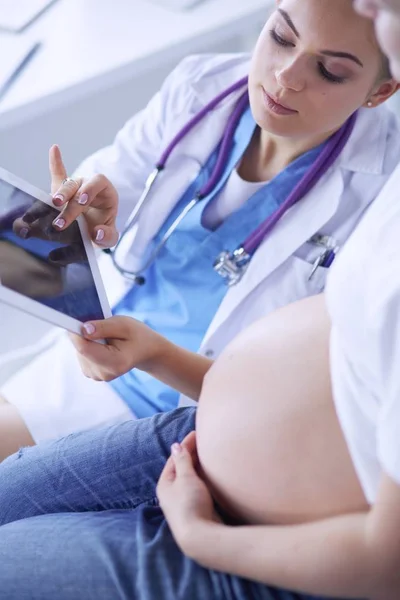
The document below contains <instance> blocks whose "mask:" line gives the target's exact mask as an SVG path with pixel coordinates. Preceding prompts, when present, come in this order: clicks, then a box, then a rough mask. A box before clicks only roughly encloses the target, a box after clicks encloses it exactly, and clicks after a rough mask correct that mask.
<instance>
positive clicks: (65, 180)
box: [61, 177, 78, 185]
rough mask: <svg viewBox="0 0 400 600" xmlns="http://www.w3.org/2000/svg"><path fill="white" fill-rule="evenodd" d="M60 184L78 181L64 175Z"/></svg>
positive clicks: (76, 183)
mask: <svg viewBox="0 0 400 600" xmlns="http://www.w3.org/2000/svg"><path fill="white" fill-rule="evenodd" d="M61 183H62V185H67V184H68V183H73V184H74V185H78V182H77V181H75V179H73V178H72V177H66V178H65V179H63V180H62V182H61Z"/></svg>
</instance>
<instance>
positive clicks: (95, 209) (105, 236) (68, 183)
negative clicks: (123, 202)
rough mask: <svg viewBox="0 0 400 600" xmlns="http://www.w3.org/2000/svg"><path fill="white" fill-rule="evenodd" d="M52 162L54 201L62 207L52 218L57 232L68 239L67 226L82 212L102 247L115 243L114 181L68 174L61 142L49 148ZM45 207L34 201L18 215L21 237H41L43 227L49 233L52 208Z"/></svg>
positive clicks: (116, 233) (101, 176)
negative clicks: (73, 177) (86, 178)
mask: <svg viewBox="0 0 400 600" xmlns="http://www.w3.org/2000/svg"><path fill="white" fill-rule="evenodd" d="M49 166H50V174H51V193H52V195H53V203H54V206H57V207H58V208H59V209H61V212H60V213H57V214H56V215H54V217H53V218H52V220H51V223H50V226H51V227H52V228H53V229H54V230H55V231H57V232H63V233H64V232H65V237H66V241H67V240H68V227H69V226H70V225H71V223H73V222H74V221H75V220H76V218H77V217H78V216H79V215H83V217H84V218H85V220H86V223H87V227H88V231H89V235H90V237H91V238H92V240H93V242H94V243H95V244H97V245H98V246H100V247H101V248H111V247H112V246H114V245H115V244H116V243H117V241H118V232H117V229H116V224H115V219H116V216H117V212H118V193H117V190H116V189H115V187H114V186H113V185H112V183H111V182H110V181H109V180H108V179H107V178H106V177H105V176H104V175H95V176H94V177H92V178H91V179H88V180H85V179H83V178H82V177H77V178H76V179H71V178H68V176H67V171H66V169H65V166H64V163H63V160H62V156H61V152H60V149H59V147H58V146H52V147H51V148H50V152H49ZM46 209H47V207H46V205H43V203H42V202H38V203H37V204H34V205H33V206H32V207H31V209H29V210H28V211H27V212H26V213H25V214H24V215H23V216H22V217H21V218H20V219H18V223H16V224H15V226H14V231H15V232H16V233H19V232H21V235H22V237H25V238H27V237H31V236H32V237H33V236H35V237H40V230H41V229H43V231H45V232H46V235H47V236H48V235H49V232H48V225H49V224H48V222H47V221H48V219H49V212H50V211H49V210H47V214H42V212H43V211H46ZM46 239H48V237H47V238H46ZM65 258H67V257H65ZM67 262H68V261H67ZM71 262H73V258H71Z"/></svg>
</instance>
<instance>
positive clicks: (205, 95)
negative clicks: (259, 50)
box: [160, 53, 251, 121]
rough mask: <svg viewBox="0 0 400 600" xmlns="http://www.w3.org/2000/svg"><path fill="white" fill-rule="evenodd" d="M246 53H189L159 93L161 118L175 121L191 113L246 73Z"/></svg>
mask: <svg viewBox="0 0 400 600" xmlns="http://www.w3.org/2000/svg"><path fill="white" fill-rule="evenodd" d="M250 58H251V57H250V55H249V54H247V53H236V54H193V55H190V56H188V57H186V58H184V59H183V60H182V61H181V62H179V63H178V65H177V66H176V67H175V68H174V69H173V71H171V73H170V74H169V75H168V76H167V78H166V79H165V81H164V83H163V85H162V87H161V90H160V93H161V95H162V96H163V99H164V107H163V108H164V117H165V118H166V119H167V118H169V119H171V120H172V119H173V118H174V117H175V118H176V119H177V121H180V120H181V119H180V117H181V118H187V117H188V115H192V114H194V113H196V112H198V111H199V110H201V108H202V107H203V106H204V105H205V104H207V103H208V102H209V101H210V100H212V99H213V98H214V97H215V96H217V95H218V94H219V93H220V92H221V91H222V90H224V89H226V88H227V87H229V86H230V85H231V84H233V83H235V82H236V81H238V80H239V79H241V78H242V77H244V76H245V75H247V74H248V71H249V66H250Z"/></svg>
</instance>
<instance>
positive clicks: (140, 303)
mask: <svg viewBox="0 0 400 600" xmlns="http://www.w3.org/2000/svg"><path fill="white" fill-rule="evenodd" d="M255 127H256V124H255V122H254V119H253V117H252V114H251V112H250V108H248V109H247V110H246V111H245V113H244V114H243V116H242V119H241V121H240V122H239V124H238V127H237V130H236V135H235V138H234V143H233V148H232V149H231V155H230V158H229V160H228V163H227V166H226V169H225V173H224V175H223V177H222V179H221V181H220V182H219V185H218V187H217V188H216V189H215V190H214V191H213V193H212V194H211V195H210V196H209V197H208V198H206V199H204V201H203V202H201V203H199V204H198V205H197V206H196V207H195V208H194V209H192V210H191V211H190V212H189V213H188V215H187V216H186V217H185V218H184V219H183V220H182V222H181V224H180V225H179V227H178V228H177V230H176V231H175V232H174V233H173V235H172V236H171V238H170V239H169V240H168V242H167V244H166V245H165V247H164V248H163V249H162V251H161V252H160V254H159V255H158V257H157V259H156V261H155V262H154V263H153V264H152V265H151V267H150V268H149V269H148V271H147V272H146V273H145V277H146V283H145V285H143V286H141V287H139V286H135V287H133V288H131V289H130V290H129V291H128V293H127V294H126V295H125V297H124V298H123V299H122V300H121V302H120V303H119V304H118V305H117V306H116V307H115V309H114V313H115V314H117V315H129V316H132V317H133V318H135V319H138V320H140V321H142V322H144V323H145V324H146V325H148V326H149V327H151V328H153V329H154V330H156V331H157V332H158V333H160V334H161V335H163V336H165V337H166V338H168V339H169V340H170V341H171V342H173V343H174V344H177V345H179V346H182V347H184V348H186V349H187V350H191V351H194V352H196V351H197V350H198V348H199V347H200V345H201V342H202V339H203V338H204V335H205V333H206V331H207V329H208V327H209V325H210V323H211V321H212V319H213V318H214V315H215V314H216V312H217V310H218V307H219V306H220V304H221V301H222V299H223V298H224V296H225V294H226V292H227V289H228V288H227V285H226V283H225V282H224V280H223V279H222V278H221V277H220V276H219V275H218V274H217V273H216V272H215V271H214V269H213V263H214V260H215V258H216V257H217V255H218V254H219V253H220V252H222V251H224V250H234V249H236V248H237V247H238V246H239V245H240V244H241V243H242V242H243V241H244V240H245V239H246V238H247V237H248V235H249V233H251V232H252V231H254V230H255V229H256V228H257V226H258V225H259V224H260V223H262V222H263V221H264V220H265V219H266V218H267V217H268V216H269V215H270V214H271V213H273V212H274V211H275V210H276V209H277V208H278V207H279V206H280V204H281V203H282V202H283V201H285V200H286V198H287V196H288V194H289V193H290V192H291V190H292V189H293V186H295V185H296V184H297V182H298V181H299V180H300V179H301V178H302V177H303V176H304V174H305V172H306V171H307V170H308V169H309V167H310V166H311V164H313V162H314V161H315V159H316V157H317V156H318V154H319V152H320V151H321V149H322V147H323V145H322V146H320V147H318V148H316V149H313V150H311V151H310V152H308V153H306V154H305V155H303V156H302V157H300V158H298V159H297V160H296V161H294V162H293V163H292V164H291V165H289V167H288V168H287V169H285V170H284V171H282V172H281V173H280V174H279V175H278V176H277V177H276V178H275V179H274V180H272V181H271V182H269V183H268V184H266V186H264V187H263V188H262V189H261V190H258V192H256V194H254V196H252V198H250V199H249V200H248V201H247V202H246V203H245V205H244V206H242V207H241V208H240V209H239V210H238V211H236V212H235V213H233V214H232V215H231V216H230V217H228V218H227V219H226V220H225V222H224V223H223V224H222V225H220V227H218V228H217V229H216V230H215V231H209V230H208V229H206V228H205V227H204V226H203V224H202V214H203V211H204V209H205V207H206V206H207V203H208V202H210V201H212V200H213V199H214V198H215V197H216V196H217V194H218V193H219V191H220V189H221V188H222V187H223V185H224V184H225V183H226V181H227V179H228V178H229V176H230V173H231V172H232V170H233V169H234V168H235V166H236V164H237V163H238V161H239V160H240V158H241V156H242V155H243V153H244V151H245V149H246V147H247V146H248V144H249V142H250V140H251V138H252V135H253V132H254V130H255ZM217 153H218V149H217V150H216V151H215V152H214V153H213V154H212V155H211V157H210V158H209V160H208V161H207V164H206V165H205V166H204V167H203V169H202V170H201V172H200V174H199V176H198V177H197V179H196V181H195V182H193V184H192V185H191V186H190V187H189V188H188V190H187V191H186V192H185V193H184V195H183V197H182V198H181V200H180V201H179V202H178V205H177V206H176V208H175V209H174V211H173V212H172V214H171V215H170V217H169V219H168V220H167V222H166V223H165V224H164V227H163V228H162V230H161V231H160V232H159V234H158V236H157V241H158V240H160V239H161V236H162V235H163V233H164V232H165V231H166V229H167V228H168V227H169V225H170V224H171V223H172V222H173V221H174V219H175V218H176V217H177V216H178V215H179V214H180V212H181V211H182V208H183V207H185V206H186V205H187V204H188V203H189V202H190V201H191V200H192V198H193V197H194V195H195V193H196V191H197V190H198V189H199V188H200V187H201V186H202V185H203V184H204V183H205V181H207V180H208V178H209V175H210V173H211V172H212V169H213V166H214V165H215V162H216V158H217ZM110 385H111V386H112V387H113V388H114V390H115V391H116V392H117V393H118V394H119V395H120V396H121V398H122V399H123V400H124V401H125V402H126V403H127V404H128V405H129V406H130V408H131V409H132V411H133V412H134V414H135V415H136V416H137V417H138V418H142V417H148V416H151V415H153V414H155V413H157V412H164V411H168V410H171V409H173V408H175V407H176V406H177V403H178V398H179V393H178V392H176V391H175V390H173V389H171V388H170V387H168V386H166V385H165V384H163V383H161V382H160V381H158V380H156V379H154V378H153V377H151V376H150V375H148V374H147V373H144V372H142V371H139V370H137V369H134V370H132V371H130V372H128V373H126V374H125V375H123V376H122V377H119V378H118V379H116V380H114V381H113V382H111V383H110Z"/></svg>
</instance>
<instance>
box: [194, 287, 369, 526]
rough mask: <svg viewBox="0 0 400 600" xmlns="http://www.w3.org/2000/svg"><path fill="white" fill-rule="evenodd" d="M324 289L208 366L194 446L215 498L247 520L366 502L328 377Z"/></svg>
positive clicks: (312, 515)
mask: <svg viewBox="0 0 400 600" xmlns="http://www.w3.org/2000/svg"><path fill="white" fill-rule="evenodd" d="M329 330H330V324H329V319H328V317H327V315H326V312H325V305H324V300H323V297H322V296H320V297H316V298H309V299H306V300H303V301H301V302H298V303H296V304H292V305H290V306H287V307H285V308H283V309H280V310H279V311H277V312H275V313H273V314H271V315H269V316H268V317H266V318H265V319H263V320H261V321H258V322H257V323H255V324H254V325H253V326H252V327H250V328H249V329H247V330H246V331H245V332H244V333H243V334H241V335H240V336H238V338H237V339H236V340H235V341H234V342H233V343H232V344H231V345H230V346H229V347H228V348H227V349H226V350H225V352H224V353H223V354H222V355H221V357H220V358H219V359H218V360H217V361H216V363H215V364H214V366H213V367H212V369H211V370H210V372H209V373H208V375H207V377H206V380H205V383H204V386H203V391H202V394H201V397H200V404H199V408H198V414H197V425H196V427H197V441H198V452H199V458H200V461H201V465H202V468H203V470H204V472H205V475H206V477H207V479H208V481H209V483H210V485H211V487H212V489H213V491H214V494H215V497H216V498H217V499H218V500H219V501H220V503H221V504H222V505H223V506H225V507H226V508H227V509H228V510H229V511H230V512H231V513H232V514H234V515H236V516H238V517H239V518H241V519H243V520H244V521H248V522H256V523H281V524H285V523H299V522H305V521H310V520H315V519H318V518H322V517H326V516H330V515H334V514H340V513H343V512H351V511H353V510H364V509H365V510H366V509H367V503H366V500H365V497H364V494H363V492H362V490H361V487H360V484H359V482H358V479H357V476H356V473H355V471H354V467H353V464H352V462H351V459H350V456H349V453H348V450H347V446H346V443H345V440H344V437H343V434H342V431H341V429H340V426H339V422H338V419H337V416H336V412H335V408H334V403H333V399H332V393H331V384H330V377H329V354H328V350H329Z"/></svg>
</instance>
